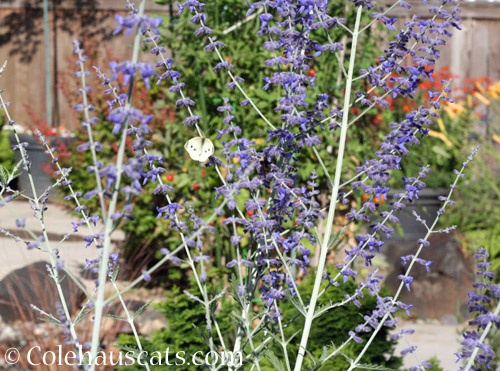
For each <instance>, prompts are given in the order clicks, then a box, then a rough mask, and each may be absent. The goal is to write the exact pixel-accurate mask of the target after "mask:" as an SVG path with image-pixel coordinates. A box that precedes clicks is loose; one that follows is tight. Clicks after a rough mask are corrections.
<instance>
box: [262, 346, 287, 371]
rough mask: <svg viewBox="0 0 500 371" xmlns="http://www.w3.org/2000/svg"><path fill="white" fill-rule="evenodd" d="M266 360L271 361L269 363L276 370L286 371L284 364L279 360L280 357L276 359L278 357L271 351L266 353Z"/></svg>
mask: <svg viewBox="0 0 500 371" xmlns="http://www.w3.org/2000/svg"><path fill="white" fill-rule="evenodd" d="M266 358H267V359H268V360H269V362H271V364H272V365H273V367H274V369H275V370H277V371H285V366H283V363H282V362H281V361H280V360H279V359H278V357H276V355H275V354H274V353H273V352H272V351H271V350H269V351H268V352H267V353H266Z"/></svg>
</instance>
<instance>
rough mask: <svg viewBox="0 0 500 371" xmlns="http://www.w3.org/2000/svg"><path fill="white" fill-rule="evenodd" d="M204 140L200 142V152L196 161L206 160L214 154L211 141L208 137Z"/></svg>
mask: <svg viewBox="0 0 500 371" xmlns="http://www.w3.org/2000/svg"><path fill="white" fill-rule="evenodd" d="M204 139H205V140H204V141H203V143H202V146H201V152H200V158H199V160H198V161H200V162H205V161H207V160H208V158H209V157H210V156H212V155H213V154H214V150H215V148H214V144H213V143H212V141H211V140H210V139H208V138H204Z"/></svg>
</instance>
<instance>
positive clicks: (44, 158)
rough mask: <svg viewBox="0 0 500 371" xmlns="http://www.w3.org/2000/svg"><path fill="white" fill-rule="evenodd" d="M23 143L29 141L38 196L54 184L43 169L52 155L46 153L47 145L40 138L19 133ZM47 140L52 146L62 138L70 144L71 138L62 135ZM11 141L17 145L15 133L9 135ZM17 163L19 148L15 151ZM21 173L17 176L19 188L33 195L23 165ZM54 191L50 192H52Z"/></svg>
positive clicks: (26, 193) (28, 152)
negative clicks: (43, 144)
mask: <svg viewBox="0 0 500 371" xmlns="http://www.w3.org/2000/svg"><path fill="white" fill-rule="evenodd" d="M18 135H19V140H20V141H21V143H23V142H25V143H28V147H26V152H27V154H28V158H29V161H30V162H31V175H32V176H33V180H34V184H35V190H36V194H37V196H40V195H41V194H42V193H43V192H44V191H45V190H46V189H47V188H48V187H50V186H51V185H52V184H53V181H52V179H51V178H50V176H49V175H48V174H47V173H46V172H45V171H44V170H43V169H42V165H46V164H49V163H50V156H49V155H47V154H46V153H45V147H43V146H42V144H41V143H40V142H39V140H38V138H36V137H34V136H32V135H28V134H18ZM46 139H47V141H49V142H50V145H51V146H52V147H54V146H56V145H57V142H58V141H59V140H62V141H63V142H65V143H66V144H69V141H70V139H69V138H62V137H49V136H47V137H46ZM9 141H10V144H11V145H12V146H14V145H17V142H16V138H15V136H14V134H11V135H9ZM14 156H15V161H16V163H17V162H19V161H21V152H19V151H18V150H16V151H14ZM19 172H20V175H19V177H18V178H17V179H18V181H17V189H18V190H19V191H23V193H24V194H25V195H27V196H29V197H33V190H32V188H31V183H30V181H29V177H28V173H27V172H26V171H25V170H24V169H23V167H22V166H21V167H20V168H19ZM52 193H53V192H50V193H49V195H50V194H52Z"/></svg>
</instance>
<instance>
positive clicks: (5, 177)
mask: <svg viewBox="0 0 500 371" xmlns="http://www.w3.org/2000/svg"><path fill="white" fill-rule="evenodd" d="M8 182H9V172H8V171H7V169H6V168H5V167H3V166H2V165H0V183H1V184H2V185H4V186H6V185H7V184H8Z"/></svg>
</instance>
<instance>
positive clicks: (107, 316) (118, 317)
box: [102, 314, 128, 322]
mask: <svg viewBox="0 0 500 371" xmlns="http://www.w3.org/2000/svg"><path fill="white" fill-rule="evenodd" d="M102 316H103V317H106V318H113V319H117V320H118V321H124V322H128V319H126V318H123V317H120V316H115V315H114V314H103V315H102Z"/></svg>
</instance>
